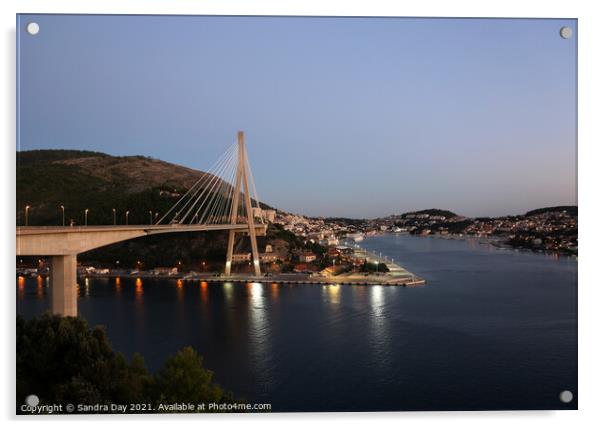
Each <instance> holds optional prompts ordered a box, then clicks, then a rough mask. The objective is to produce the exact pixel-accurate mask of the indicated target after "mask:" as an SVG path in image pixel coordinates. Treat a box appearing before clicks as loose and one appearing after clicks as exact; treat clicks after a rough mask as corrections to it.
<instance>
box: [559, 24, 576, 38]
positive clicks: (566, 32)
mask: <svg viewBox="0 0 602 429" xmlns="http://www.w3.org/2000/svg"><path fill="white" fill-rule="evenodd" d="M560 37H562V38H563V39H570V38H571V37H573V29H572V28H571V27H562V28H561V29H560Z"/></svg>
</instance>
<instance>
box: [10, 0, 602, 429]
mask: <svg viewBox="0 0 602 429" xmlns="http://www.w3.org/2000/svg"><path fill="white" fill-rule="evenodd" d="M595 4H596V2H595V1H575V0H572V1H569V0H565V1H532V2H527V1H525V0H520V1H519V0H507V1H496V2H495V3H494V2H486V1H469V0H456V1H453V2H452V1H445V0H439V1H413V2H401V1H399V2H394V1H384V0H363V1H358V0H337V1H327V0H321V1H319V0H303V1H283V0H281V1H277V0H271V1H268V0H265V1H251V0H246V1H245V0H235V1H227V0H221V1H220V0H196V1H195V0H146V1H142V0H104V1H103V0H94V1H91V0H88V1H80V2H76V1H69V0H53V1H49V0H20V1H18V2H17V1H16V0H2V2H0V8H1V9H2V12H3V13H2V14H1V15H0V17H1V18H0V19H1V22H2V35H3V43H2V57H1V59H2V61H1V64H2V66H1V67H0V68H1V73H2V80H1V82H2V94H4V100H3V102H2V104H0V109H1V112H2V114H1V115H0V118H1V121H2V122H1V127H0V130H2V131H3V132H4V146H3V147H2V162H3V168H2V179H3V185H4V187H3V194H4V196H5V198H4V201H5V205H4V207H3V210H0V216H1V220H2V226H3V228H2V238H3V240H2V243H3V246H2V258H1V259H0V261H1V265H0V273H2V278H3V279H4V282H3V284H2V296H1V297H2V307H3V310H4V311H3V312H2V316H0V317H1V319H2V320H3V322H4V324H3V325H4V329H5V332H4V333H3V334H4V335H2V343H1V344H2V345H3V346H4V347H3V351H2V353H1V354H0V359H1V363H2V370H3V374H2V376H1V377H0V380H3V383H1V384H2V386H1V387H0V408H1V409H2V418H3V419H7V420H9V421H8V423H9V424H11V425H12V424H14V423H15V422H18V421H20V423H24V422H25V424H26V425H32V426H33V425H36V426H41V425H43V426H44V427H46V426H48V425H50V426H55V425H60V426H64V425H70V424H77V425H78V426H82V425H86V426H95V427H96V426H98V427H100V426H104V425H106V424H112V423H113V422H114V421H115V420H117V419H119V417H113V416H98V417H75V416H73V417H71V418H68V419H66V418H61V417H58V416H55V417H54V418H43V419H37V418H36V419H33V418H28V419H22V418H21V419H15V418H14V417H12V416H13V412H14V384H13V381H14V314H15V304H14V303H15V295H14V294H15V293H14V286H13V285H14V260H15V259H14V249H15V241H14V240H15V239H14V237H15V235H14V213H15V188H14V186H15V182H14V180H15V179H14V175H15V163H14V160H15V103H14V101H15V84H14V82H15V70H14V66H15V60H14V57H15V14H16V13H17V12H20V13H130V14H223V15H231V14H232V15H245V14H248V15H281V14H282V15H308V16H309V15H346V16H448V17H452V16H458V17H549V18H578V19H579V206H580V210H581V216H580V222H579V227H580V231H581V234H580V243H579V244H580V246H579V247H580V252H579V253H580V258H579V408H580V411H575V412H573V411H563V412H494V413H482V412H478V413H474V412H470V413H466V412H454V413H449V412H448V413H382V414H380V413H379V414H376V413H356V414H338V413H333V414H278V415H268V416H265V415H263V416H262V415H250V416H246V415H245V416H225V415H220V416H201V417H199V416H152V417H150V416H148V417H144V418H143V420H144V424H145V425H152V426H161V425H164V424H165V422H166V421H168V420H177V421H178V424H182V423H186V424H188V423H190V424H194V425H199V424H215V423H218V422H220V423H221V422H228V423H229V424H232V425H237V426H240V425H245V426H247V425H250V426H255V427H262V428H263V427H264V426H265V425H271V424H274V425H278V426H282V425H283V424H286V425H287V426H289V425H290V426H294V427H305V426H307V425H308V424H315V423H314V422H317V421H318V420H326V421H327V424H333V423H335V422H336V423H338V422H341V423H343V424H344V425H345V426H351V427H361V426H365V425H366V424H368V423H370V422H371V421H372V420H375V424H377V425H379V426H392V425H395V426H396V427H399V425H411V426H412V428H415V427H435V426H446V427H448V426H450V427H461V428H472V427H475V428H482V427H483V426H485V425H486V426H487V427H488V429H489V428H498V427H499V428H504V429H507V427H508V426H510V425H517V424H519V425H520V424H521V423H523V424H529V425H537V426H544V425H545V427H546V428H555V427H558V428H563V429H564V428H567V427H569V426H573V425H578V426H579V427H582V426H583V427H585V426H593V425H594V422H595V419H596V417H598V418H599V414H600V412H599V411H598V410H599V409H600V406H599V405H598V398H600V388H601V386H602V384H601V383H600V381H601V378H600V369H599V368H600V366H601V365H602V355H601V346H600V340H601V338H602V335H600V328H601V327H602V323H600V322H601V321H600V316H599V315H600V314H601V313H602V312H601V311H600V310H599V307H600V306H601V305H602V294H601V293H600V288H602V281H601V280H600V278H601V276H600V273H599V271H598V269H597V268H598V266H599V263H598V260H597V259H598V254H597V253H599V252H597V250H598V246H600V244H601V243H602V240H601V236H600V235H601V234H600V229H601V226H602V223H601V222H600V221H601V220H602V210H601V204H600V200H601V198H600V195H601V194H602V192H601V191H600V186H599V185H598V184H599V183H602V180H601V178H600V170H601V168H600V166H599V163H600V162H601V160H602V158H601V157H600V145H601V144H602V139H601V138H600V137H601V133H600V123H601V122H602V118H601V117H600V116H601V115H602V113H601V112H602V108H601V106H600V95H601V93H600V76H602V67H601V60H600V51H601V49H600V42H601V41H602V34H601V33H602V30H601V29H602V26H601V25H600V18H601V15H600V14H599V13H598V11H597V10H596V8H595V6H594V5H595ZM135 419H136V418H135V417H130V418H128V419H127V420H135ZM138 419H140V418H138Z"/></svg>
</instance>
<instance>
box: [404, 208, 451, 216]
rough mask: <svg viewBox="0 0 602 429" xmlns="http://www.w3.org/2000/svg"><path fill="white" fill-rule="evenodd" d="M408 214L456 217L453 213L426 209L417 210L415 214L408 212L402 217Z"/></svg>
mask: <svg viewBox="0 0 602 429" xmlns="http://www.w3.org/2000/svg"><path fill="white" fill-rule="evenodd" d="M409 214H412V215H421V214H427V215H429V216H444V217H446V218H452V217H456V216H457V214H456V213H454V212H451V211H449V210H441V209H426V210H419V211H417V212H408V213H404V214H403V215H402V216H407V215H409Z"/></svg>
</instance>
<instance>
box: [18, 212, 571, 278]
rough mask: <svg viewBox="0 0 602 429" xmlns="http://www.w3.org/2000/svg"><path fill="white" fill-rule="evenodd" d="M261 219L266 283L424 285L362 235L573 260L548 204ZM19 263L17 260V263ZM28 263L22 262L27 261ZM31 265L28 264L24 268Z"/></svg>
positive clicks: (92, 268) (94, 270) (36, 266)
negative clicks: (474, 242) (476, 243)
mask: <svg viewBox="0 0 602 429" xmlns="http://www.w3.org/2000/svg"><path fill="white" fill-rule="evenodd" d="M255 210H256V211H255V213H254V216H256V217H257V218H259V217H262V218H263V219H265V220H266V221H267V222H268V225H269V229H268V231H269V233H268V236H267V237H265V239H264V240H262V243H261V249H260V253H259V257H260V263H261V266H262V271H263V273H264V276H266V277H270V278H271V279H272V281H279V282H291V283H307V282H310V281H313V282H316V283H321V284H323V283H341V284H389V285H403V286H416V285H421V284H424V283H425V282H424V280H423V279H421V278H419V277H418V276H416V275H415V274H414V273H411V272H409V271H407V270H406V269H405V268H403V267H402V266H401V265H400V264H403V261H395V260H394V259H393V258H391V257H390V256H388V255H383V254H382V253H381V254H375V253H372V252H369V251H368V250H366V249H364V248H363V247H362V241H363V240H364V238H366V237H373V236H376V235H381V234H399V235H416V236H421V237H434V238H442V239H464V238H470V237H473V238H479V239H486V240H487V243H490V244H493V245H495V246H498V247H506V248H516V249H524V250H528V251H535V252H554V253H559V254H565V255H575V256H576V255H577V220H578V219H577V208H576V207H572V206H571V207H553V208H547V209H538V210H534V211H532V212H528V213H526V214H524V215H517V216H505V217H498V218H467V217H464V216H459V215H456V214H455V213H453V212H450V211H446V210H438V209H430V210H422V211H418V212H410V213H404V214H400V215H392V216H387V217H384V218H378V219H370V220H365V219H348V218H321V217H307V216H303V215H299V214H291V213H286V212H283V211H279V210H274V209H259V208H256V209H255ZM251 260H252V256H251V251H250V249H248V248H245V247H244V246H243V248H242V249H239V250H238V251H237V252H235V253H234V254H233V257H232V263H233V274H232V276H230V277H231V278H232V279H233V280H237V279H238V280H244V279H248V278H249V277H250V275H251V271H252V269H251V268H252V264H251ZM17 262H18V263H17V272H18V273H19V274H20V275H21V276H37V275H45V274H46V273H47V272H48V266H47V264H46V261H45V260H44V259H43V258H42V259H38V260H37V262H36V261H25V262H24V261H23V259H21V260H20V261H17ZM19 262H20V263H19ZM28 262H29V263H28ZM31 262H33V263H31ZM78 275H79V276H80V277H81V276H93V277H98V276H101V277H102V276H131V277H142V278H144V277H177V278H184V279H202V280H208V281H223V279H224V278H223V274H220V270H219V266H218V265H215V264H211V263H210V262H209V261H207V262H205V261H204V260H203V261H197V263H196V264H195V265H194V266H191V264H190V263H189V262H182V261H178V262H177V263H175V264H172V265H168V266H146V265H145V264H144V263H143V262H142V261H136V265H135V266H127V264H120V261H119V260H116V261H115V263H113V264H109V265H107V266H104V265H103V264H100V265H91V264H90V263H88V262H87V261H86V260H85V259H84V260H82V261H81V263H80V264H79V265H78Z"/></svg>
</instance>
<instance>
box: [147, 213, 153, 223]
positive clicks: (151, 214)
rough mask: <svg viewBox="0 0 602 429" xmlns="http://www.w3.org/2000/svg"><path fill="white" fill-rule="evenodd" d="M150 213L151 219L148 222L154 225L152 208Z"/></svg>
mask: <svg viewBox="0 0 602 429" xmlns="http://www.w3.org/2000/svg"><path fill="white" fill-rule="evenodd" d="M148 214H149V216H150V220H149V221H148V224H149V225H152V224H153V211H152V210H149V211H148Z"/></svg>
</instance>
